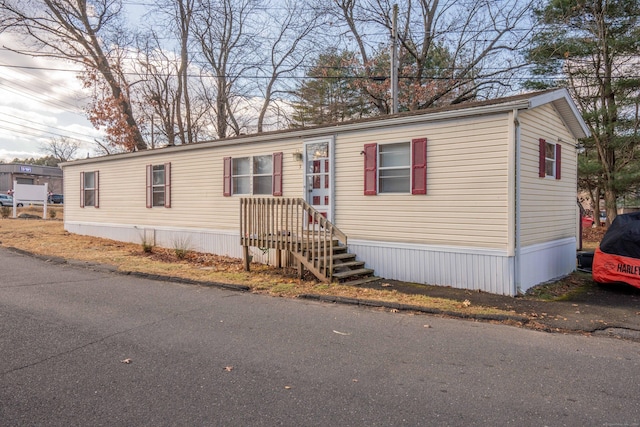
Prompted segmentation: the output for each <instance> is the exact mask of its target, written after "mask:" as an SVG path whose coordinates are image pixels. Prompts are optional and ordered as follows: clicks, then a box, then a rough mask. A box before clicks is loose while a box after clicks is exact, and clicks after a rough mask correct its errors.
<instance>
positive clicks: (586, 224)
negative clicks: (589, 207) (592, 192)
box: [582, 215, 594, 229]
mask: <svg viewBox="0 0 640 427" xmlns="http://www.w3.org/2000/svg"><path fill="white" fill-rule="evenodd" d="M593 222H594V221H593V218H591V217H590V216H584V215H583V216H582V228H583V229H585V228H591V227H592V226H593Z"/></svg>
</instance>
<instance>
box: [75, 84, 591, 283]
mask: <svg viewBox="0 0 640 427" xmlns="http://www.w3.org/2000/svg"><path fill="white" fill-rule="evenodd" d="M588 134H589V132H588V129H587V127H586V125H585V123H584V121H583V120H582V118H581V116H580V114H579V112H578V111H577V109H576V106H575V104H574V103H573V101H572V100H571V98H570V97H569V94H568V92H567V91H566V90H564V89H562V90H553V91H545V92H536V93H528V94H523V95H518V96H513V97H508V98H501V99H494V100H489V101H481V102H474V103H469V104H463V105H455V106H448V107H443V108H438V109H430V110H424V111H418V112H408V113H400V114H396V115H390V116H383V117H375V118H370V119H363V120H357V121H352V122H345V123H338V124H334V125H325V126H318V127H314V128H305V129H292V130H286V131H278V132H269V133H262V134H255V135H246V136H240V137H236V138H228V139H222V140H215V141H209V142H203V143H197V144H191V145H180V146H171V147H165V148H161V149H154V150H147V151H139V152H134V153H127V154H117V155H110V156H104V157H98V158H89V159H82V160H77V161H72V162H68V163H65V164H63V165H62V167H63V171H64V194H65V215H64V226H65V229H66V230H67V231H69V232H72V233H78V234H85V235H92V236H99V237H106V238H110V239H114V240H121V241H128V242H134V243H142V242H148V243H151V244H154V245H158V246H162V247H168V248H174V247H176V246H178V245H182V246H185V245H186V246H188V248H189V249H192V250H196V251H202V252H210V253H215V254H220V255H228V256H232V257H238V258H240V257H244V259H245V263H246V265H247V266H248V262H249V260H250V259H253V261H262V262H270V263H274V264H281V263H282V262H283V260H284V261H285V262H293V263H294V264H296V265H298V266H299V267H306V268H308V269H309V270H311V271H313V272H314V274H316V275H318V277H319V278H320V279H321V280H337V279H344V278H347V277H349V276H354V277H355V276H356V275H357V274H365V275H366V274H371V273H373V274H375V276H378V277H384V278H387V279H396V280H403V281H410V282H415V283H421V284H431V285H444V286H452V287H456V288H464V289H473V290H482V291H486V292H491V293H496V294H503V295H516V294H518V293H520V292H524V291H526V290H527V289H528V288H530V287H532V286H534V285H537V284H539V283H543V282H546V281H549V280H552V279H555V278H559V277H562V276H564V275H567V274H569V273H571V272H572V271H573V270H574V269H575V266H576V246H577V244H578V233H579V212H578V208H577V205H576V180H577V156H578V153H577V146H578V139H579V138H584V137H586V136H588ZM334 247H336V248H337V249H336V250H334V249H333V248H334ZM346 266H349V268H346ZM350 271H353V274H351V272H350ZM351 279H352V282H353V277H351Z"/></svg>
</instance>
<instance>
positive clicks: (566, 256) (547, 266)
mask: <svg viewBox="0 0 640 427" xmlns="http://www.w3.org/2000/svg"><path fill="white" fill-rule="evenodd" d="M575 269H576V239H575V237H568V238H566V239H561V240H555V241H553V242H546V243H541V244H537V245H531V246H527V247H524V248H522V249H521V250H520V289H519V291H520V292H526V291H527V289H529V288H531V287H532V286H535V285H538V284H540V283H545V282H549V281H551V280H554V279H559V278H561V277H563V276H566V275H568V274H570V273H571V272H573V271H575Z"/></svg>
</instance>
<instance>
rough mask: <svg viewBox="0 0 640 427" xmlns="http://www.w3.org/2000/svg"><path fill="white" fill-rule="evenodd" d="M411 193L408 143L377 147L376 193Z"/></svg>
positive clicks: (409, 148)
mask: <svg viewBox="0 0 640 427" xmlns="http://www.w3.org/2000/svg"><path fill="white" fill-rule="evenodd" d="M410 192H411V146H410V144H409V143H408V142H400V143H395V144H380V145H379V147H378V193H410Z"/></svg>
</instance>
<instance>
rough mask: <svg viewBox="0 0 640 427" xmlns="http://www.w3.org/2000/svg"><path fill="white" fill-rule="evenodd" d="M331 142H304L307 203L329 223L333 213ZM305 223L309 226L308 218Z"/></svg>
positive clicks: (327, 140)
mask: <svg viewBox="0 0 640 427" xmlns="http://www.w3.org/2000/svg"><path fill="white" fill-rule="evenodd" d="M331 145H332V144H331V140H329V139H326V140H317V141H307V142H305V144H304V146H305V150H304V164H305V194H306V200H307V203H309V204H310V205H311V206H313V207H314V208H315V209H316V210H317V211H318V212H320V213H321V214H322V215H323V216H324V217H325V218H327V219H328V220H329V221H331V220H332V212H333V200H332V199H333V156H332V152H331V151H332V150H331V148H332V147H331ZM307 222H308V223H309V224H311V222H312V221H311V220H310V218H307Z"/></svg>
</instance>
